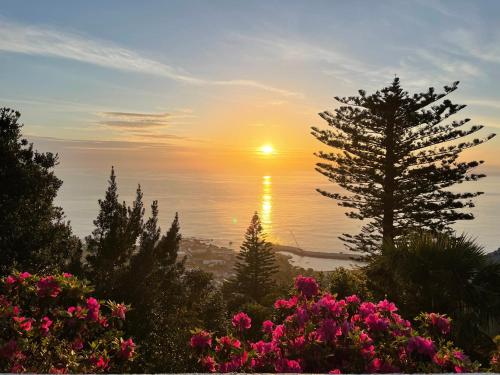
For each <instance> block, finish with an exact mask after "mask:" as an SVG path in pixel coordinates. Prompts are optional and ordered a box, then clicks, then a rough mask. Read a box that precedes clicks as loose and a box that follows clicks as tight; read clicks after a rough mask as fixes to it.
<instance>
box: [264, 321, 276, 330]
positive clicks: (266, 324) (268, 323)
mask: <svg viewBox="0 0 500 375" xmlns="http://www.w3.org/2000/svg"><path fill="white" fill-rule="evenodd" d="M273 328H274V323H273V322H271V321H270V320H266V321H264V323H262V331H263V332H264V333H272V332H273Z"/></svg>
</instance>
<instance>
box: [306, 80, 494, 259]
mask: <svg viewBox="0 0 500 375" xmlns="http://www.w3.org/2000/svg"><path fill="white" fill-rule="evenodd" d="M457 87H458V82H455V83H454V84H453V85H451V86H445V87H444V90H443V92H441V93H436V92H435V90H434V88H432V87H431V88H429V90H428V91H426V92H423V93H417V94H413V95H410V94H409V93H408V92H406V91H404V90H403V89H402V88H401V86H400V83H399V79H398V78H395V79H394V81H393V82H392V84H391V85H390V86H388V87H385V88H383V89H382V90H380V91H377V92H375V93H374V94H372V95H367V94H366V92H365V91H363V90H360V91H359V95H358V96H351V97H346V98H340V97H336V98H335V99H336V100H337V101H339V102H340V103H341V106H340V107H339V108H337V109H336V110H335V113H332V112H329V111H325V112H322V113H320V116H321V117H322V118H323V119H324V120H325V121H326V122H327V123H328V125H329V127H330V129H319V128H317V127H313V128H312V134H313V135H314V137H316V138H317V139H318V140H319V141H321V142H322V143H324V144H326V145H327V146H329V147H332V148H334V149H335V150H336V151H334V152H330V153H328V152H319V153H317V154H316V155H317V156H318V157H320V158H321V159H323V161H322V162H319V163H317V167H316V170H317V171H318V172H319V173H321V174H323V175H324V176H326V177H327V178H328V179H329V180H330V181H332V182H334V183H336V184H338V185H339V186H340V187H342V188H343V189H345V190H347V191H348V192H349V194H341V193H332V192H328V191H325V190H322V189H318V191H319V192H320V193H321V194H322V195H324V196H326V197H329V198H333V199H335V200H337V201H338V204H339V205H340V206H342V207H347V208H348V209H352V211H349V212H348V213H347V216H348V217H350V218H353V219H359V220H364V221H365V224H364V226H363V227H362V230H361V232H360V233H359V234H357V235H354V236H353V235H350V234H343V235H342V236H341V237H340V238H341V239H342V240H343V241H345V243H346V245H347V247H348V248H349V249H352V250H362V251H365V252H368V253H374V252H376V251H379V250H380V247H381V244H382V242H383V240H385V241H387V242H392V241H393V240H394V239H396V238H398V237H399V236H401V235H402V234H404V233H405V232H406V233H407V232H408V231H411V230H414V229H426V230H433V231H436V232H442V231H445V232H446V231H450V230H451V227H450V225H451V224H453V223H454V222H456V221H457V220H470V219H473V217H474V216H473V215H472V213H470V212H466V210H464V209H466V208H470V207H474V203H473V201H472V198H474V197H476V196H478V195H480V194H482V193H481V192H462V193H460V192H451V191H450V190H448V188H449V187H451V186H453V185H455V184H458V183H461V182H464V181H476V180H478V179H479V178H482V177H484V174H476V173H472V172H471V171H472V170H473V169H474V168H476V167H477V166H479V165H480V164H482V163H483V161H469V162H466V161H461V160H459V156H460V154H461V152H462V151H464V150H466V149H469V148H471V147H474V146H477V145H480V144H481V143H483V142H485V141H487V140H489V139H491V138H492V137H493V136H494V134H491V135H489V136H487V137H486V138H483V139H479V138H474V139H469V140H462V138H464V137H467V136H472V135H473V134H475V133H477V132H478V131H480V130H481V129H482V128H483V126H482V125H473V126H471V127H469V128H465V125H466V124H467V123H468V122H469V119H464V120H458V121H452V122H449V123H446V120H447V119H448V118H449V117H450V116H452V115H454V114H456V113H457V112H459V111H460V110H461V109H463V108H465V105H458V104H453V103H452V102H451V101H450V100H449V99H447V98H445V97H446V96H448V95H449V94H451V93H452V92H454V91H455V90H456V89H457Z"/></svg>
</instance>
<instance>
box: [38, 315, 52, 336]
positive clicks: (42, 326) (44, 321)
mask: <svg viewBox="0 0 500 375" xmlns="http://www.w3.org/2000/svg"><path fill="white" fill-rule="evenodd" d="M51 325H52V320H50V318H49V317H48V316H44V317H43V318H42V323H41V324H40V330H41V331H42V333H43V334H44V335H46V334H48V333H49V328H50V326H51Z"/></svg>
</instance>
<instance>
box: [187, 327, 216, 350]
mask: <svg viewBox="0 0 500 375" xmlns="http://www.w3.org/2000/svg"><path fill="white" fill-rule="evenodd" d="M211 346H212V337H211V335H210V333H208V332H207V331H200V332H198V333H195V334H194V335H193V336H191V347H192V348H198V349H205V348H207V347H208V348H210V347H211Z"/></svg>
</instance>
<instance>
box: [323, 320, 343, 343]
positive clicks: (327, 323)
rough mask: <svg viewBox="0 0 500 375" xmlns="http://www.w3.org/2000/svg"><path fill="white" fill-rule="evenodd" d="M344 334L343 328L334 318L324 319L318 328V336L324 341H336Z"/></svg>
mask: <svg viewBox="0 0 500 375" xmlns="http://www.w3.org/2000/svg"><path fill="white" fill-rule="evenodd" d="M340 335H342V330H341V329H340V327H339V326H338V325H337V323H336V322H335V320H333V319H324V320H323V321H322V322H321V326H320V328H319V329H318V338H319V339H320V340H321V341H323V342H332V341H335V339H336V338H337V336H340Z"/></svg>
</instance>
